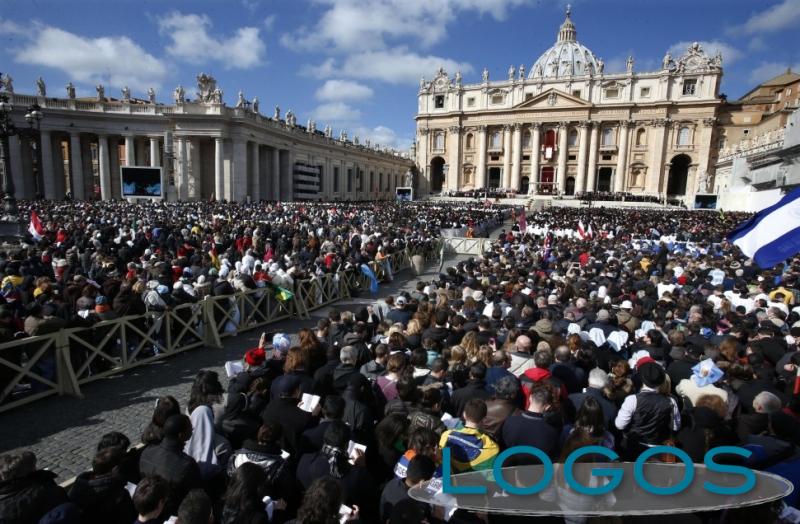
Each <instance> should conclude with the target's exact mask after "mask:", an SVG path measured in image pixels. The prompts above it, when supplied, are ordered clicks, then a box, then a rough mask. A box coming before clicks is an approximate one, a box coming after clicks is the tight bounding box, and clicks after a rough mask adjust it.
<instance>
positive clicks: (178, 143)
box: [172, 136, 189, 202]
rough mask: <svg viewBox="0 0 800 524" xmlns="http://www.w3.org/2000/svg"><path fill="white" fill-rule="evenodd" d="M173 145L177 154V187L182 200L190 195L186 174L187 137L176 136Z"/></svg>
mask: <svg viewBox="0 0 800 524" xmlns="http://www.w3.org/2000/svg"><path fill="white" fill-rule="evenodd" d="M172 147H173V149H174V155H175V189H176V193H177V196H178V201H179V202H181V201H183V200H186V199H187V197H188V196H189V182H188V178H189V177H188V176H186V175H187V173H186V139H185V138H184V137H182V136H176V137H174V139H173V141H172Z"/></svg>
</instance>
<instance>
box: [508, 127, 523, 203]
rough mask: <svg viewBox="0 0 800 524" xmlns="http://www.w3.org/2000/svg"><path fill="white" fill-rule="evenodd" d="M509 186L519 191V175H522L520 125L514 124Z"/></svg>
mask: <svg viewBox="0 0 800 524" xmlns="http://www.w3.org/2000/svg"><path fill="white" fill-rule="evenodd" d="M511 162H513V165H512V166H511V184H510V185H509V187H510V188H511V189H513V190H514V191H519V183H520V173H522V124H520V123H516V124H514V135H513V137H512V139H511Z"/></svg>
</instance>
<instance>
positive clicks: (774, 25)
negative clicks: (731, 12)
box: [729, 0, 800, 35]
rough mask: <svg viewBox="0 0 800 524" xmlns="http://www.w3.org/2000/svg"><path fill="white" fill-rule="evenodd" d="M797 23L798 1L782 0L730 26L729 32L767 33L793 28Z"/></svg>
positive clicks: (798, 16)
mask: <svg viewBox="0 0 800 524" xmlns="http://www.w3.org/2000/svg"><path fill="white" fill-rule="evenodd" d="M798 23H800V2H799V1H798V0H783V2H781V3H780V4H776V5H773V6H772V7H770V8H769V9H767V10H766V11H761V12H760V13H756V14H754V15H752V16H751V17H750V18H748V19H747V21H746V22H745V23H744V24H742V25H740V26H736V27H733V28H731V29H730V31H729V32H730V33H732V34H736V33H739V32H744V33H745V34H748V35H751V34H755V33H769V32H773V31H780V30H782V29H789V28H794V27H796V25H797V24H798Z"/></svg>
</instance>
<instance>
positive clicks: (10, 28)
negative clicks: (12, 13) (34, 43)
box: [0, 19, 28, 36]
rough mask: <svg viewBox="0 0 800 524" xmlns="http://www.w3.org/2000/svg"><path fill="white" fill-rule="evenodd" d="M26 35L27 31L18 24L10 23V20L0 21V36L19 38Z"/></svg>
mask: <svg viewBox="0 0 800 524" xmlns="http://www.w3.org/2000/svg"><path fill="white" fill-rule="evenodd" d="M27 33H28V31H26V30H25V29H23V28H22V26H21V25H19V24H18V23H16V22H12V21H11V20H3V19H0V35H13V36H20V35H25V34H27Z"/></svg>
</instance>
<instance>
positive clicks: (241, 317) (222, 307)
mask: <svg viewBox="0 0 800 524" xmlns="http://www.w3.org/2000/svg"><path fill="white" fill-rule="evenodd" d="M496 225H497V224H488V226H489V227H493V226H496ZM487 242H491V239H487V238H443V239H441V238H440V239H438V240H436V241H432V242H431V243H429V244H428V245H424V246H423V245H417V246H413V247H409V248H407V249H404V250H402V251H398V252H396V253H392V254H389V255H387V256H386V257H385V258H384V259H382V260H380V261H372V262H370V263H369V264H368V266H369V267H370V269H371V270H372V272H373V273H374V274H375V277H376V278H377V279H378V280H379V281H384V282H385V281H390V280H392V279H393V278H394V276H395V275H396V274H398V273H401V272H404V271H406V270H408V269H413V268H414V266H415V260H414V258H415V257H421V262H422V264H423V265H424V264H426V263H429V262H432V261H438V260H439V257H440V255H441V253H442V243H444V250H443V251H444V253H445V254H453V253H456V254H471V255H480V254H482V253H483V252H484V250H485V247H486V243H487ZM417 262H420V260H419V259H417ZM370 284H371V281H370V278H369V277H368V276H367V275H365V274H364V273H363V272H362V271H361V270H360V268H350V269H347V270H342V271H339V272H337V273H330V274H324V275H320V276H315V277H313V278H311V279H308V280H302V281H296V282H295V285H294V289H293V293H294V297H293V298H291V299H289V300H286V301H281V300H279V299H278V298H276V296H275V294H274V293H273V292H272V291H271V290H269V289H267V288H259V289H254V290H247V291H240V292H237V293H235V294H233V295H229V296H208V297H205V298H204V299H202V300H200V301H199V302H196V303H189V304H182V305H180V306H176V307H174V308H171V309H168V310H166V311H163V312H153V311H151V312H148V313H147V314H145V315H132V316H126V317H122V318H118V319H114V320H105V321H102V322H99V323H97V324H95V325H93V326H92V327H89V328H70V329H62V330H60V331H58V332H57V333H50V334H46V335H38V336H34V337H28V338H23V339H19V340H14V341H12V342H6V343H3V344H0V413H2V412H5V411H8V410H10V409H13V408H15V407H18V406H21V405H24V404H28V403H30V402H34V401H36V400H38V399H41V398H44V397H47V396H50V395H65V394H69V395H73V396H76V397H81V396H83V395H82V393H81V386H82V385H84V384H87V383H89V382H91V381H94V380H97V379H100V378H104V377H108V376H110V375H113V374H118V373H121V372H124V371H127V370H128V369H132V368H134V367H137V366H140V365H143V364H147V363H149V362H153V361H156V360H161V359H163V358H167V357H169V356H171V355H174V354H177V353H181V352H183V351H187V350H190V349H195V348H198V347H202V346H209V347H212V348H222V343H223V339H224V338H227V337H231V336H235V335H237V334H239V333H241V332H244V331H249V330H252V329H257V328H260V327H262V326H265V325H268V324H272V323H274V322H279V321H281V320H286V319H288V318H300V319H308V318H311V317H310V312H311V311H315V310H317V309H320V308H322V307H324V306H327V305H330V304H333V303H335V302H337V301H339V300H341V299H345V298H351V297H352V296H353V295H354V294H357V293H360V292H363V291H368V290H369V288H370Z"/></svg>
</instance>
